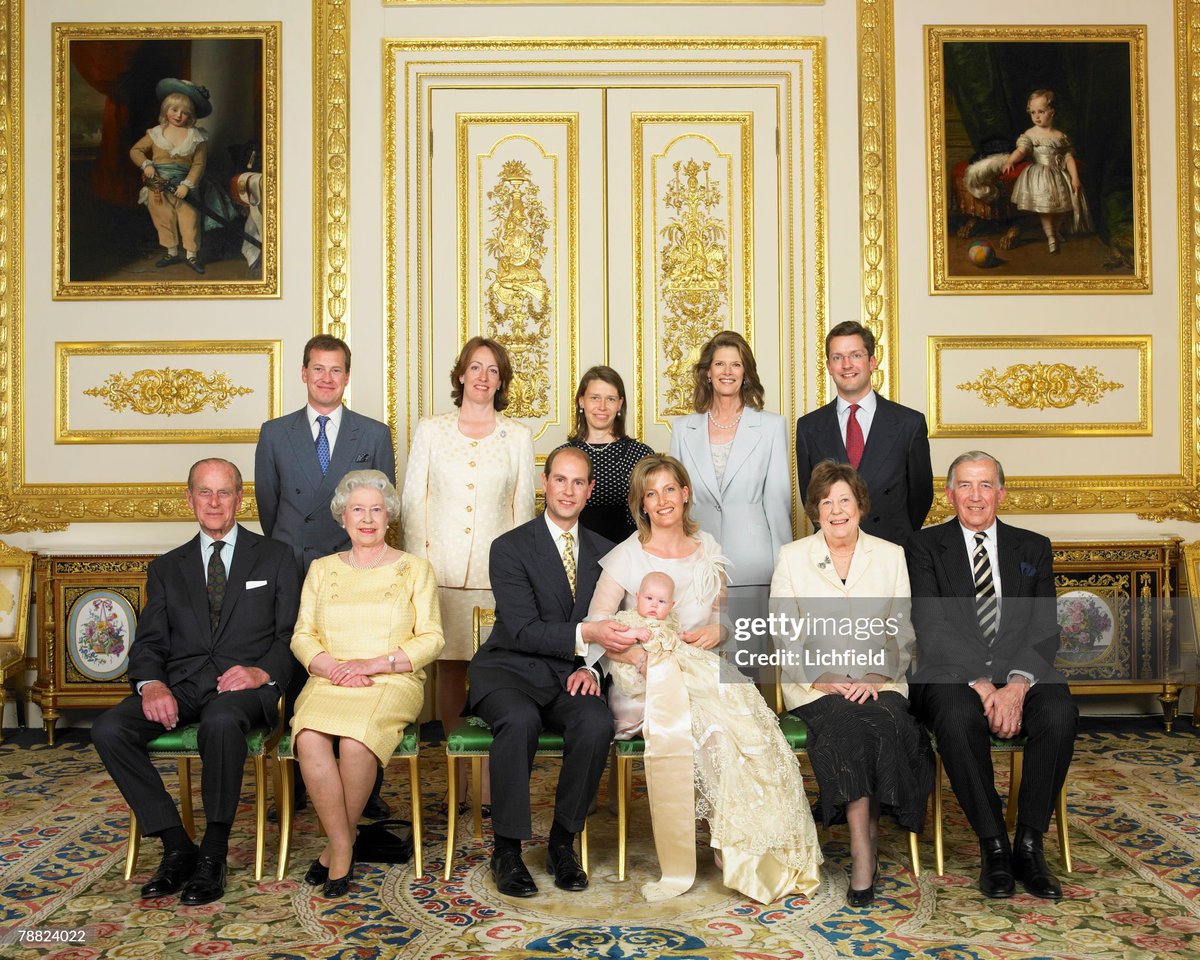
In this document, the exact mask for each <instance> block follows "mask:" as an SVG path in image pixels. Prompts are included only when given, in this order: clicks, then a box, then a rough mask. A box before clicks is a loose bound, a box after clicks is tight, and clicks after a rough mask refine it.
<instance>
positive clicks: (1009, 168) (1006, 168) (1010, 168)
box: [1000, 160, 1016, 174]
mask: <svg viewBox="0 0 1200 960" xmlns="http://www.w3.org/2000/svg"><path fill="white" fill-rule="evenodd" d="M1014 166H1016V164H1014V163H1013V162H1012V161H1011V160H1009V161H1008V163H1006V164H1005V165H1004V166H1002V167H1001V168H1000V172H1001V173H1002V174H1009V173H1012V171H1013V167H1014Z"/></svg>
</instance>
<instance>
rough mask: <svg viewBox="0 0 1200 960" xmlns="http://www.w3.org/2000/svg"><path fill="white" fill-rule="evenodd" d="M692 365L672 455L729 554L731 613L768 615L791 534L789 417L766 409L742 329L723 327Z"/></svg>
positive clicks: (705, 524)
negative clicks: (691, 385) (689, 409)
mask: <svg viewBox="0 0 1200 960" xmlns="http://www.w3.org/2000/svg"><path fill="white" fill-rule="evenodd" d="M693 371H694V376H695V381H696V382H695V389H694V392H693V395H692V405H693V406H694V407H695V408H696V413H691V414H688V415H687V416H685V417H679V418H677V419H676V420H675V421H674V423H673V429H672V432H671V456H673V457H675V458H676V459H678V460H679V461H680V462H681V463H682V464H683V465H684V466H685V467H686V468H687V471H688V474H689V475H690V476H691V478H692V504H693V509H692V516H693V517H695V519H696V520H698V521H699V523H700V528H701V529H702V530H704V531H705V532H706V533H708V534H710V535H711V536H712V537H713V538H714V539H715V540H716V541H717V543H719V544H720V545H721V550H722V552H723V553H724V554H725V556H726V557H728V558H729V561H730V568H729V571H728V572H729V599H728V611H729V614H730V616H732V617H734V618H736V617H743V616H765V615H766V612H767V598H768V595H769V593H770V586H771V574H772V573H773V572H774V570H775V558H776V556H777V555H778V553H779V548H780V547H782V546H783V545H784V544H785V543H791V541H792V474H791V463H790V460H789V458H788V444H787V424H786V423H785V422H784V419H783V417H781V416H779V415H778V414H775V413H767V412H765V411H764V410H763V409H762V406H763V396H764V391H763V386H762V382H761V381H760V380H759V379H758V368H757V365H756V364H755V362H754V354H753V352H751V350H750V345H749V344H748V343H747V342H746V341H745V339H744V338H743V337H742V336H741V334H739V333H735V332H733V331H732V330H724V331H722V332H721V333H718V334H717V335H716V336H715V337H713V338H712V339H711V340H710V341H709V342H708V343H707V344H705V346H704V349H703V350H701V351H700V359H699V360H698V361H697V363H696V366H695V367H694V368H693Z"/></svg>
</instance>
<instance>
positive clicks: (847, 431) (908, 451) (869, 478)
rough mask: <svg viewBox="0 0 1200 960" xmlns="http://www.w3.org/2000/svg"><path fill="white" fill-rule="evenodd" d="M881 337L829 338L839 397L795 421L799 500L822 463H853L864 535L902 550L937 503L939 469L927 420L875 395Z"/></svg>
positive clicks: (857, 330) (848, 327)
mask: <svg viewBox="0 0 1200 960" xmlns="http://www.w3.org/2000/svg"><path fill="white" fill-rule="evenodd" d="M878 363H879V361H878V359H877V358H876V356H875V335H874V334H873V333H872V332H871V331H870V330H869V329H867V328H866V327H864V326H863V325H862V324H861V323H858V322H857V321H854V320H848V321H846V322H845V323H839V324H838V325H837V326H835V327H834V328H833V329H832V330H830V331H829V334H828V335H827V336H826V337H825V364H826V368H827V369H828V371H829V376H830V377H831V378H832V379H833V384H834V387H835V388H836V389H837V396H836V397H835V398H834V399H833V400H832V401H831V402H829V403H827V404H826V405H825V406H823V407H819V408H818V409H816V410H814V411H813V412H812V413H808V414H805V415H804V416H803V417H801V418H800V419H799V420H797V421H796V475H797V478H798V481H799V484H800V500H801V502H803V501H804V500H805V498H806V497H807V496H808V481H809V480H810V479H811V477H812V472H813V468H814V467H816V465H817V464H818V463H820V462H821V461H822V460H834V461H836V462H838V463H848V464H850V466H852V467H854V469H855V470H857V471H858V473H859V476H861V477H862V478H863V481H864V482H865V483H866V485H867V492H868V493H869V494H870V497H871V509H870V511H869V513H868V514H866V515H865V516H863V518H862V522H861V524H860V528H861V529H862V530H864V531H865V532H866V533H869V534H872V535H873V536H876V537H883V539H885V540H891V541H892V543H898V544H900V545H901V546H903V544H904V542H905V541H906V540H907V539H908V538H909V536H910V535H911V534H912V532H913V531H914V530H920V529H921V524H923V523H924V522H925V517H926V516H928V515H929V508H930V506H932V504H933V467H932V465H931V464H930V461H929V432H928V430H927V429H926V426H925V417H924V415H923V414H921V413H919V412H918V411H916V410H911V409H909V408H908V407H904V406H901V405H900V404H898V403H892V401H890V400H886V399H884V398H883V397H881V396H879V394H877V393H876V392H875V391H874V390H873V389H872V388H871V374H873V373H874V372H875V367H876V366H878Z"/></svg>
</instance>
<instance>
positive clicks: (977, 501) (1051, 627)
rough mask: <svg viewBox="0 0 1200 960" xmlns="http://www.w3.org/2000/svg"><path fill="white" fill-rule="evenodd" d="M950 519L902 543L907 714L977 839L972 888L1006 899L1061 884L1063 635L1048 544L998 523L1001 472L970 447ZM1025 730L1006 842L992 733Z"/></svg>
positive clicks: (1058, 892)
mask: <svg viewBox="0 0 1200 960" xmlns="http://www.w3.org/2000/svg"><path fill="white" fill-rule="evenodd" d="M946 496H947V497H949V499H950V503H951V505H952V506H953V507H954V512H955V518H954V519H952V520H949V521H947V522H946V523H942V524H938V525H937V526H934V527H927V528H925V529H924V530H921V531H919V532H918V533H916V534H914V535H913V537H912V539H911V540H910V541H909V542H908V547H907V550H908V576H909V580H910V581H911V583H912V596H913V624H914V626H915V627H916V632H917V656H916V670H915V672H914V674H913V677H912V681H913V685H912V686H911V693H912V704H913V710H914V712H915V713H916V714H917V715H918V716H920V717H921V718H922V719H923V720H924V721H925V722H926V723H927V724H928V725H929V726H930V728H931V729H932V730H933V732H934V733H935V734H936V735H937V741H938V751H939V752H940V753H941V755H942V762H943V764H944V765H945V768H946V772H947V774H949V776H950V784H951V786H953V787H954V792H955V794H956V795H957V796H958V800H959V803H961V804H962V808H963V812H964V813H966V815H967V819H968V820H969V821H970V823H971V827H972V828H973V829H974V830H975V833H976V835H977V836H978V837H979V848H980V854H981V859H982V866H981V870H980V874H979V889H980V890H982V891H983V893H984V894H985V895H986V896H989V897H1011V896H1012V895H1013V892H1014V877H1015V879H1016V880H1020V881H1021V883H1022V885H1023V886H1024V887H1025V890H1026V892H1028V893H1029V894H1030V895H1031V896H1035V897H1041V898H1043V899H1047V900H1057V899H1059V898H1060V897H1061V896H1062V888H1061V887H1060V886H1059V883H1058V880H1057V879H1056V878H1055V876H1054V874H1053V873H1051V872H1050V868H1049V867H1048V866H1047V865H1046V858H1045V856H1044V855H1043V853H1042V834H1044V833H1045V832H1046V830H1047V829H1048V828H1049V826H1050V817H1051V815H1052V814H1053V812H1054V802H1055V798H1056V797H1057V796H1058V794H1059V791H1060V790H1062V786H1063V783H1064V782H1065V781H1066V777H1067V768H1068V767H1070V765H1071V755H1072V752H1073V751H1074V744H1075V728H1076V724H1077V721H1078V717H1079V713H1078V711H1077V710H1076V708H1075V704H1074V702H1073V701H1072V700H1071V694H1070V691H1069V690H1068V689H1067V685H1066V681H1065V679H1064V677H1063V676H1062V674H1060V673H1059V672H1058V671H1057V670H1055V669H1054V657H1055V654H1056V653H1057V652H1058V645H1059V638H1060V630H1059V626H1058V617H1057V609H1056V603H1055V592H1054V570H1053V568H1052V555H1051V551H1050V541H1049V540H1047V539H1046V538H1045V537H1043V536H1040V535H1039V534H1036V533H1033V532H1031V531H1029V530H1021V529H1020V528H1018V527H1011V526H1009V525H1008V524H1006V523H1002V522H1001V521H999V520H997V519H996V508H997V507H999V506H1000V504H1002V503H1003V502H1004V498H1005V489H1004V468H1003V467H1001V466H1000V463H999V461H997V460H996V459H995V458H994V457H992V456H990V455H988V454H986V453H984V452H982V451H979V450H973V451H971V452H969V453H964V454H963V455H962V456H960V457H958V459H956V460H955V461H954V462H953V463H952V464H951V465H950V471H949V473H948V474H947V477H946ZM1018 734H1024V735H1025V738H1026V744H1025V770H1024V776H1023V778H1022V780H1021V790H1020V795H1019V797H1018V798H1017V804H1018V808H1017V831H1016V836H1015V837H1014V839H1013V843H1012V845H1011V846H1010V844H1009V842H1008V831H1007V829H1006V827H1005V824H1004V814H1003V812H1002V809H1001V804H1000V795H999V794H998V793H997V792H996V787H995V784H994V782H993V771H992V753H991V749H990V743H991V737H992V736H993V735H995V736H996V737H999V738H1000V739H1003V740H1007V739H1009V738H1011V737H1014V736H1016V735H1018Z"/></svg>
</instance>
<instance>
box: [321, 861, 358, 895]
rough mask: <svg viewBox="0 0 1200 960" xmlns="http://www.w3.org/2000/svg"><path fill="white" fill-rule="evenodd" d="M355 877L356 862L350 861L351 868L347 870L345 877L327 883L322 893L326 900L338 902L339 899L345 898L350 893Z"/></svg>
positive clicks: (331, 879) (329, 880) (328, 880)
mask: <svg viewBox="0 0 1200 960" xmlns="http://www.w3.org/2000/svg"><path fill="white" fill-rule="evenodd" d="M353 877H354V860H353V859H352V860H351V861H350V867H349V869H347V870H346V873H345V876H341V877H337V878H330V879H327V880H326V881H325V886H324V887H323V888H322V890H321V893H322V894H323V895H324V897H325V899H326V900H336V899H337V898H338V897H344V896H345V895H346V894H347V893H349V891H350V880H351V879H352V878H353Z"/></svg>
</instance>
